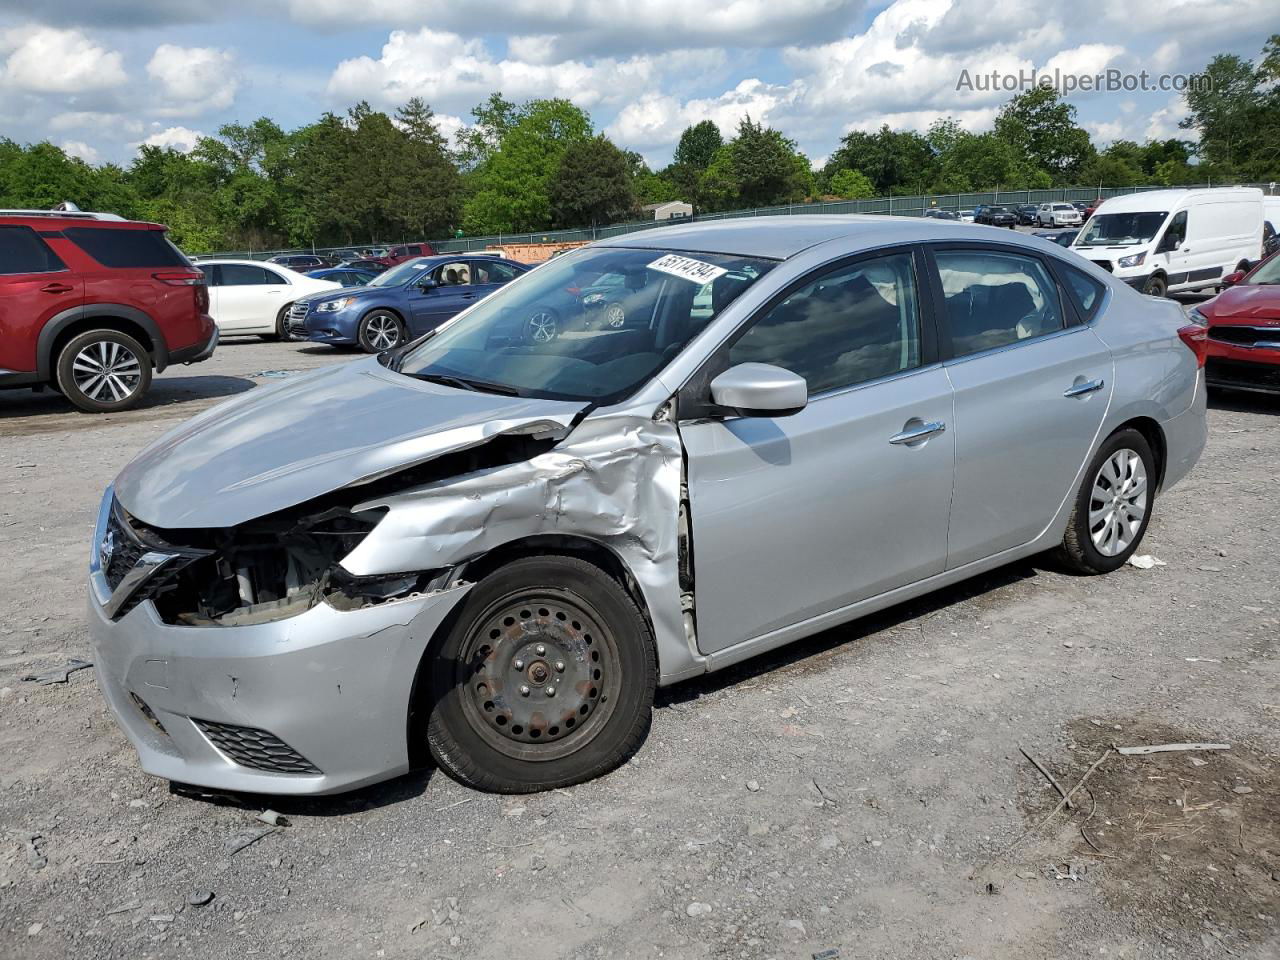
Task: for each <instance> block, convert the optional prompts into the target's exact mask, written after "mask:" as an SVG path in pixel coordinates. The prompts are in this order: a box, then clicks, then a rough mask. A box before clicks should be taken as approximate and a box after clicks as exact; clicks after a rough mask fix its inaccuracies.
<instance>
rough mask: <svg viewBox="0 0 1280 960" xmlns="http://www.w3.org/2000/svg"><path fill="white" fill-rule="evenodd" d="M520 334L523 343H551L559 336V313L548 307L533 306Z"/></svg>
mask: <svg viewBox="0 0 1280 960" xmlns="http://www.w3.org/2000/svg"><path fill="white" fill-rule="evenodd" d="M520 335H521V337H522V338H523V340H524V341H525V343H551V342H552V341H553V340H555V339H556V338H557V337H559V336H560V315H559V314H558V313H556V311H554V310H552V309H551V308H550V307H542V306H537V307H534V308H533V310H532V311H530V313H529V316H528V317H526V318H525V321H524V326H523V327H522V328H521V331H520Z"/></svg>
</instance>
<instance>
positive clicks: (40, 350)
mask: <svg viewBox="0 0 1280 960" xmlns="http://www.w3.org/2000/svg"><path fill="white" fill-rule="evenodd" d="M217 343H218V328H217V327H216V326H214V323H213V319H212V318H211V317H210V316H209V289H208V287H206V286H205V280H204V274H203V273H201V272H200V271H199V270H197V269H196V268H195V267H193V266H192V265H191V261H189V260H188V259H187V258H186V257H185V256H184V255H183V253H182V251H181V250H179V249H178V248H177V247H175V246H174V245H173V244H172V243H170V242H169V240H168V238H167V237H166V236H165V228H164V227H162V226H160V225H159V224H158V223H137V222H134V221H129V220H124V219H122V218H120V217H118V216H116V215H114V214H110V213H87V212H81V211H79V210H74V211H70V210H59V211H45V210H0V389H3V388H7V387H32V388H35V389H37V390H40V389H44V387H45V386H52V387H54V388H56V389H57V390H58V392H59V393H61V394H62V395H63V396H64V397H66V398H67V399H68V400H69V401H71V403H73V404H74V405H75V406H77V407H79V408H80V409H81V410H85V411H87V412H90V413H114V412H116V411H118V410H127V409H129V408H130V407H132V406H134V405H136V404H137V403H138V402H139V401H140V400H141V399H142V398H143V396H144V395H145V394H146V392H147V390H148V389H149V388H150V386H151V373H152V370H154V371H156V372H157V373H158V372H160V371H162V370H164V368H165V367H167V366H169V365H171V364H175V363H198V362H199V361H201V360H206V359H208V358H209V356H210V355H212V353H213V350H214V347H216V346H217Z"/></svg>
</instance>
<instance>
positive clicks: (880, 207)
mask: <svg viewBox="0 0 1280 960" xmlns="http://www.w3.org/2000/svg"><path fill="white" fill-rule="evenodd" d="M1206 186H1211V184H1207V185H1206ZM1219 186H1221V184H1219ZM1245 186H1256V187H1261V188H1262V190H1263V191H1264V192H1266V193H1271V194H1274V193H1276V192H1277V185H1276V184H1245ZM1163 189H1166V188H1165V187H1158V186H1150V187H1104V188H1102V189H1099V188H1097V187H1057V188H1054V189H1050V190H993V191H989V192H985V193H951V194H924V195H919V196H912V197H876V198H873V199H870V200H835V201H830V202H819V203H789V204H784V205H782V206H776V207H754V208H752V209H750V210H730V211H726V212H722V213H700V214H698V215H697V216H696V217H694V218H693V219H694V220H697V221H700V222H701V221H708V220H736V219H739V218H742V217H775V216H794V215H799V214H815V213H827V214H830V213H836V214H849V213H865V214H884V215H889V216H895V217H919V216H923V215H924V212H925V211H926V210H928V209H931V208H937V209H941V210H951V211H959V210H972V209H973V208H974V207H976V206H978V205H979V204H982V203H993V204H994V203H998V204H1003V205H1005V206H1013V205H1016V204H1020V203H1044V202H1046V201H1059V200H1061V201H1067V202H1070V201H1073V200H1093V199H1096V198H1098V197H1102V198H1104V199H1106V198H1108V197H1116V196H1120V195H1122V194H1129V193H1142V192H1144V191H1148V190H1163ZM683 222H688V221H683V220H676V221H671V220H657V221H654V220H641V221H636V222H633V223H615V224H611V225H609V226H607V227H595V228H593V227H583V228H581V229H577V230H545V231H541V232H538V233H496V234H492V235H490V236H485V237H460V238H450V239H445V240H432V241H431V245H432V246H433V247H434V248H435V249H436V250H437V251H438V252H440V253H465V252H469V251H473V250H484V249H486V248H488V247H500V246H504V245H506V244H520V243H580V242H583V241H590V240H600V239H603V238H606V237H617V236H621V235H623V234H627V233H636V232H638V231H641V230H652V229H654V228H656V227H667V226H671V225H672V224H673V223H683ZM402 242H404V241H403V240H389V241H381V242H376V243H375V242H370V243H368V244H363V243H357V244H347V245H346V246H342V247H309V248H292V249H288V250H239V251H232V252H224V253H218V254H208V255H207V256H219V257H252V258H254V259H265V258H267V257H272V256H275V255H276V254H280V253H318V254H325V253H330V252H332V251H335V250H345V249H351V248H352V247H364V246H391V245H393V244H395V243H402Z"/></svg>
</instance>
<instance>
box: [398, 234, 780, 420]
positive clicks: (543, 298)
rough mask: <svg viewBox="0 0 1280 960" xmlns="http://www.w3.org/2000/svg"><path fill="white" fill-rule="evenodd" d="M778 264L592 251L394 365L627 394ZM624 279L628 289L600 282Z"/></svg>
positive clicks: (487, 384) (509, 292)
mask: <svg viewBox="0 0 1280 960" xmlns="http://www.w3.org/2000/svg"><path fill="white" fill-rule="evenodd" d="M773 266H774V261H771V260H762V259H758V258H752V257H737V256H730V255H725V254H715V253H688V254H685V253H679V252H675V251H666V250H633V249H618V248H608V247H603V248H601V247H591V248H586V249H584V250H581V251H576V252H574V253H571V254H566V255H565V256H563V257H557V258H556V259H555V260H553V261H549V262H547V263H545V264H543V265H542V266H540V267H539V268H538V269H537V270H533V271H530V272H529V273H527V274H525V275H524V276H523V277H521V278H520V279H519V280H516V281H515V282H513V283H511V284H510V285H508V286H506V287H504V288H503V289H502V290H500V291H498V292H497V293H495V294H493V295H492V296H490V297H488V298H486V299H485V300H483V301H481V302H480V303H478V304H477V305H476V306H474V307H473V308H471V309H470V310H469V311H467V312H466V313H465V314H463V315H462V316H460V317H458V319H457V320H456V321H454V322H452V323H449V324H446V325H445V326H444V327H442V328H441V329H440V331H439V332H438V333H436V334H435V335H434V336H432V337H430V338H428V339H427V340H426V341H424V342H423V343H422V344H421V345H419V346H418V347H416V348H415V349H413V350H411V351H409V352H408V353H407V354H405V355H404V356H403V357H402V358H400V359H399V360H398V361H393V363H392V365H393V368H394V369H398V370H399V371H400V372H401V373H403V374H405V375H406V376H411V377H420V378H422V379H425V380H436V381H438V382H443V383H448V384H450V385H452V386H459V387H462V388H464V389H473V390H481V391H486V392H492V393H507V394H514V395H516V396H527V397H543V398H547V399H554V400H590V401H593V402H596V403H611V402H615V401H616V400H619V399H621V398H623V397H626V396H628V395H629V394H631V393H633V392H634V391H635V390H636V389H637V388H639V387H640V386H641V385H642V384H644V383H645V382H647V381H648V380H649V379H650V378H651V377H653V375H654V374H655V373H657V372H658V371H659V370H661V369H662V368H663V367H664V366H666V365H667V364H668V363H669V362H670V361H671V360H672V359H674V358H675V357H676V356H677V355H678V354H679V353H680V351H681V350H683V349H684V347H685V344H687V343H688V342H689V341H690V340H691V339H693V337H694V336H696V335H697V334H698V333H699V332H701V330H702V329H703V328H704V327H705V326H706V325H707V324H708V323H710V322H711V320H712V319H713V318H714V317H715V316H717V315H718V314H719V313H720V312H721V311H722V310H724V308H725V307H726V306H728V305H729V304H730V303H732V302H733V300H734V299H736V298H737V297H738V296H739V295H740V294H741V293H742V292H743V291H744V290H746V289H747V288H748V287H750V286H751V284H753V283H754V282H755V281H756V280H758V279H759V278H760V277H762V276H764V274H766V273H768V272H769V270H770V269H772V268H773ZM614 275H617V276H618V278H619V279H620V281H621V282H620V283H619V284H617V285H616V286H603V285H601V284H600V282H599V281H600V279H601V278H605V277H610V278H611V277H613V276H614ZM588 288H590V289H588ZM606 291H607V293H606V295H605V296H588V295H587V294H589V293H602V292H606Z"/></svg>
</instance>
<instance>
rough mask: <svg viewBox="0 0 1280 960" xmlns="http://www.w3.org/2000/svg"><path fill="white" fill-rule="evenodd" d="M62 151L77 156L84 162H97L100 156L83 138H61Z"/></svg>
mask: <svg viewBox="0 0 1280 960" xmlns="http://www.w3.org/2000/svg"><path fill="white" fill-rule="evenodd" d="M61 147H62V152H63V153H65V154H67V155H68V156H72V157H79V158H80V159H81V160H83V161H84V162H85V163H97V162H98V161H99V160H101V159H102V157H101V156H100V155H99V153H98V151H97V150H95V149H93V147H91V146H89V145H88V144H87V143H85V142H84V141H83V140H63V141H62V143H61Z"/></svg>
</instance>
